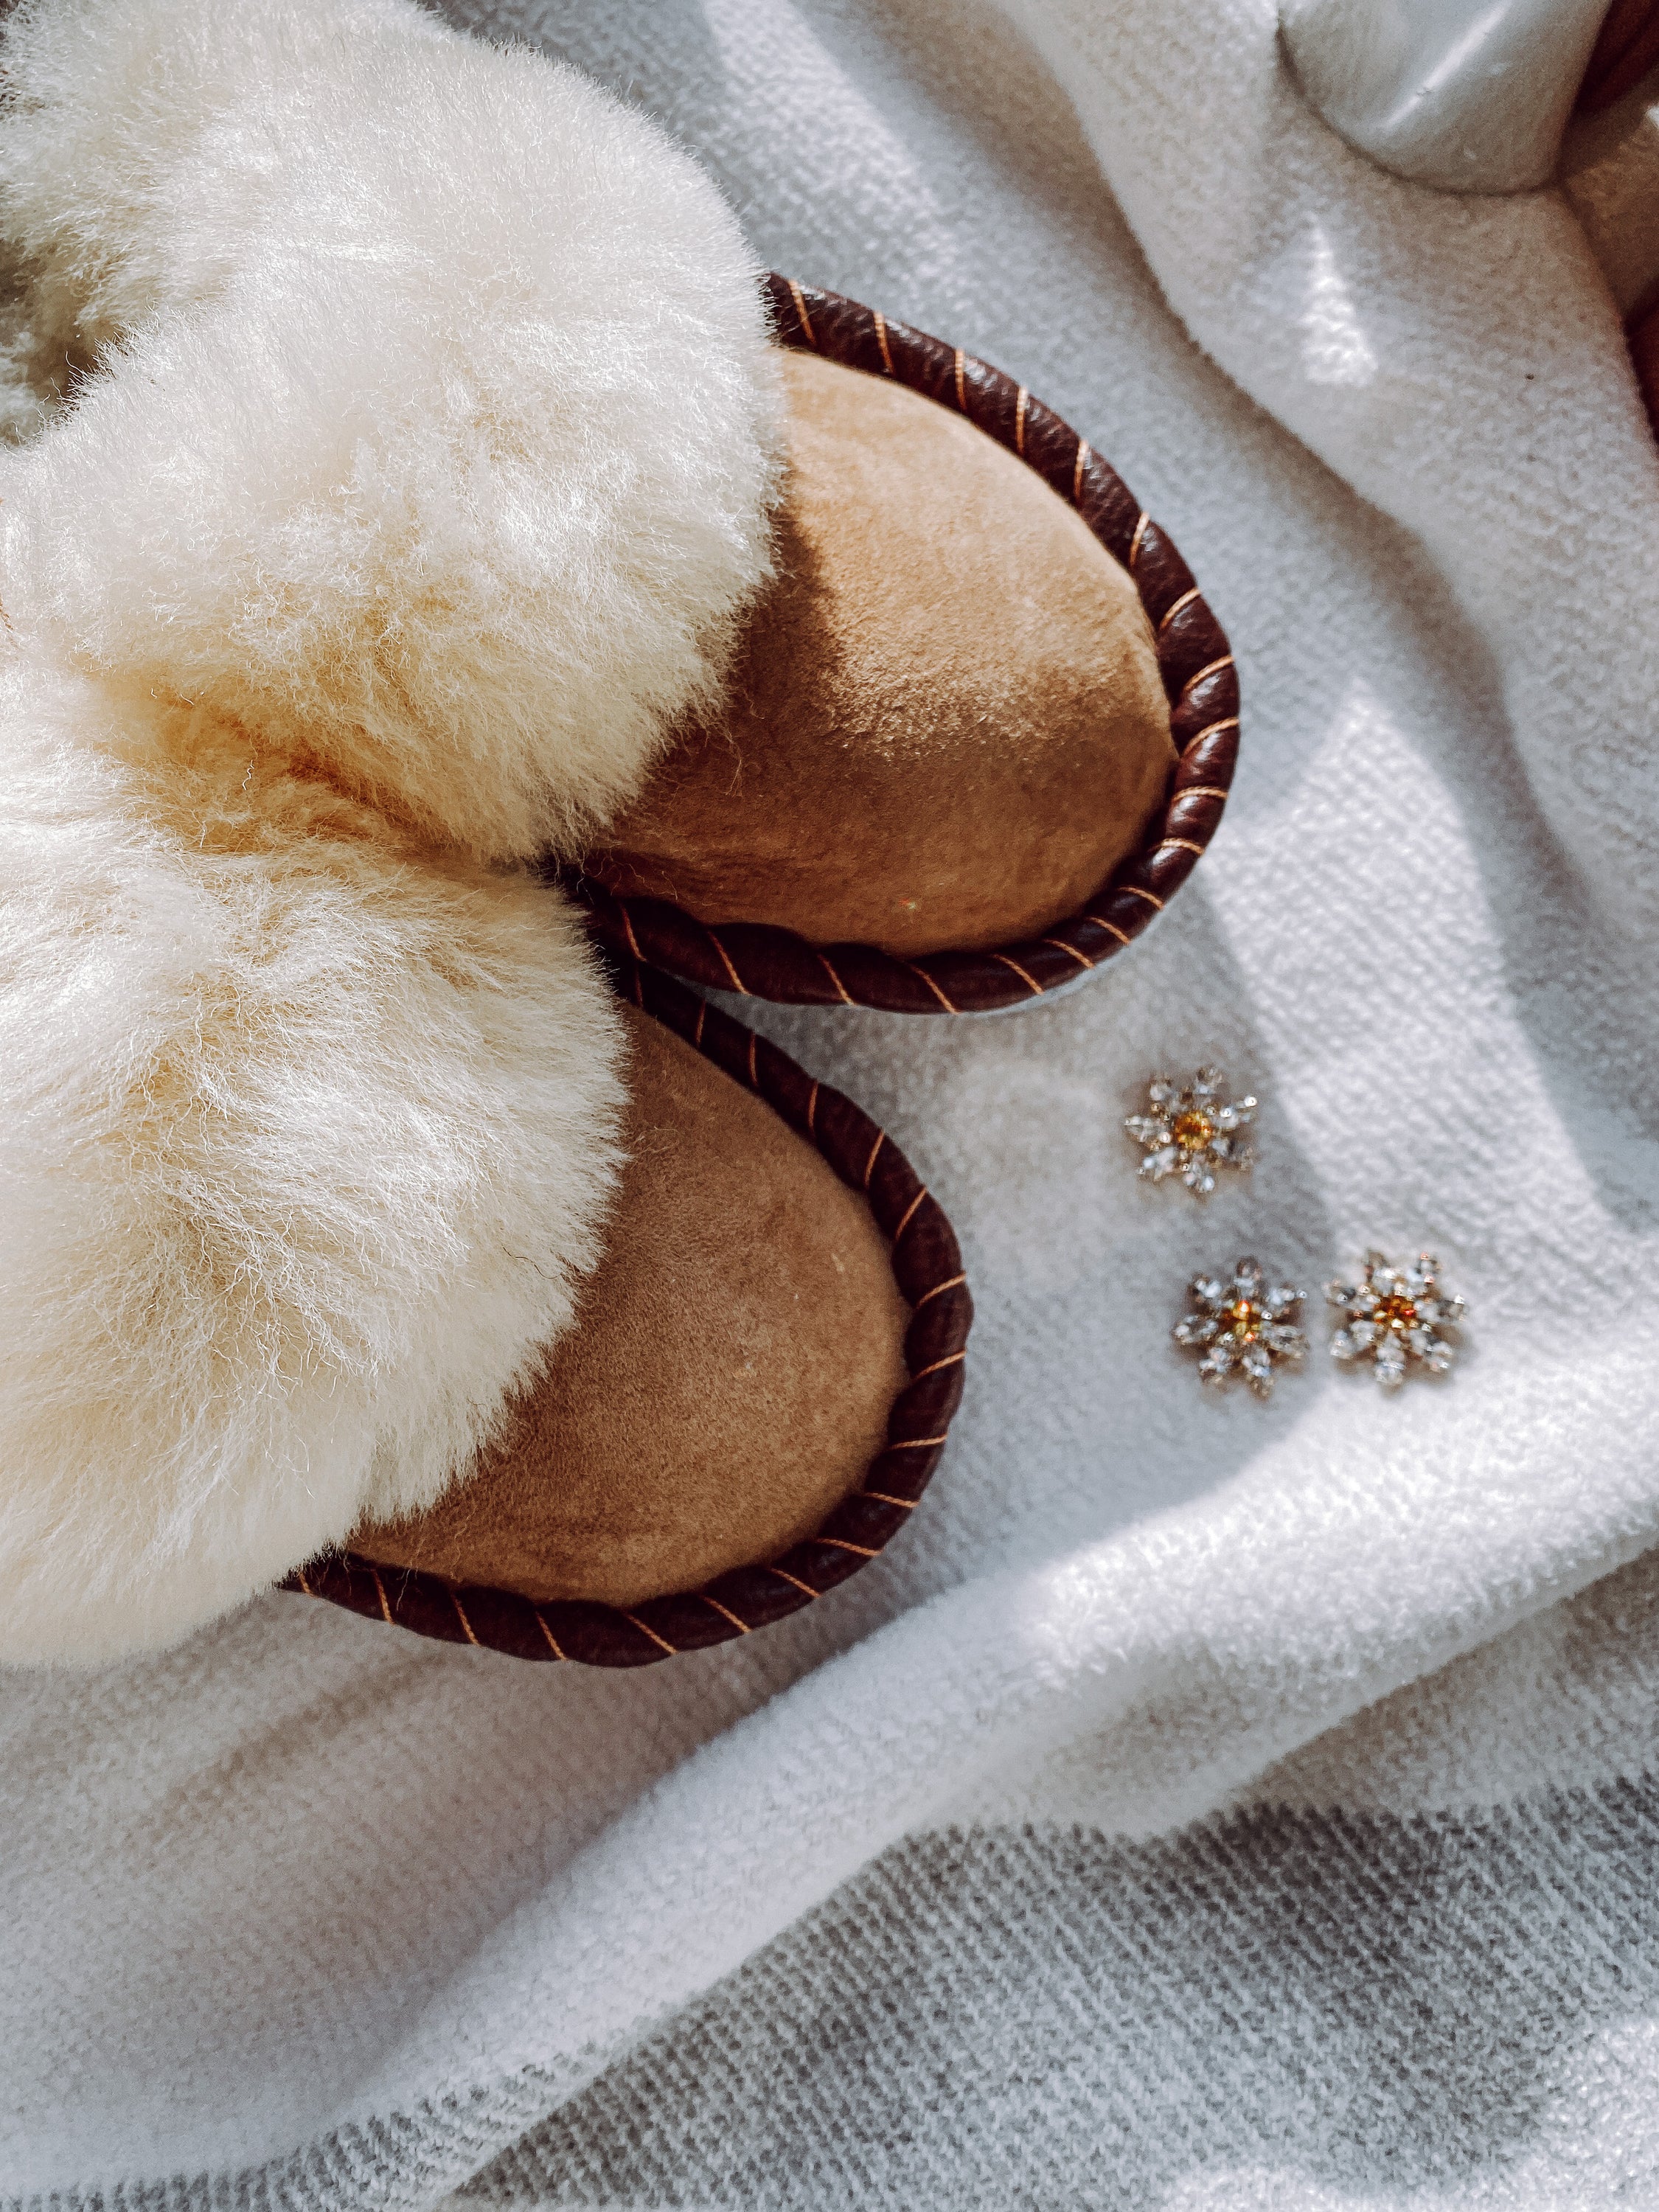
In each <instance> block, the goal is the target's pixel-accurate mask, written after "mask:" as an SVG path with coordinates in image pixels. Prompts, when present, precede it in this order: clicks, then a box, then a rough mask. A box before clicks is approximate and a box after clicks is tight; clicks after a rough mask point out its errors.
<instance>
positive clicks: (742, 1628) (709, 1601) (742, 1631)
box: [697, 1590, 750, 1636]
mask: <svg viewBox="0 0 1659 2212" xmlns="http://www.w3.org/2000/svg"><path fill="white" fill-rule="evenodd" d="M697 1595H698V1596H699V1597H700V1598H701V1599H702V1601H703V1603H704V1604H705V1605H712V1606H713V1607H714V1610H715V1612H716V1613H719V1615H720V1619H721V1620H729V1621H730V1622H731V1624H732V1627H733V1628H735V1629H736V1630H737V1632H738V1634H739V1635H740V1636H747V1635H748V1634H749V1633H750V1627H749V1623H748V1622H747V1621H746V1620H738V1616H737V1614H736V1613H728V1612H727V1611H726V1607H724V1606H723V1605H722V1604H721V1603H720V1600H719V1599H718V1598H717V1597H710V1596H709V1595H708V1591H707V1590H699V1591H698V1592H697Z"/></svg>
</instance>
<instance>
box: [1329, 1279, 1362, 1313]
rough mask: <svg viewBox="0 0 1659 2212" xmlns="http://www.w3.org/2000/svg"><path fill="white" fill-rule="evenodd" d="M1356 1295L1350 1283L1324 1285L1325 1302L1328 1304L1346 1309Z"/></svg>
mask: <svg viewBox="0 0 1659 2212" xmlns="http://www.w3.org/2000/svg"><path fill="white" fill-rule="evenodd" d="M1357 1295H1358V1293H1357V1292H1356V1291H1355V1290H1354V1286H1353V1285H1352V1283H1327V1284H1326V1285H1325V1303H1326V1304H1327V1305H1328V1306H1341V1307H1343V1308H1344V1309H1346V1308H1347V1307H1349V1306H1351V1305H1352V1304H1353V1302H1354V1299H1355V1297H1356V1296H1357Z"/></svg>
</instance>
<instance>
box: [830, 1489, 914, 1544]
mask: <svg viewBox="0 0 1659 2212" xmlns="http://www.w3.org/2000/svg"><path fill="white" fill-rule="evenodd" d="M859 1496H860V1498H874V1499H875V1501H876V1503H877V1504H878V1505H902V1507H903V1508H904V1510H905V1511H906V1512H907V1513H914V1512H915V1510H916V1507H917V1505H918V1504H920V1502H921V1501H920V1500H919V1499H917V1498H890V1497H889V1496H888V1495H887V1492H885V1491H884V1490H860V1492H859ZM825 1541H828V1539H826V1540H825Z"/></svg>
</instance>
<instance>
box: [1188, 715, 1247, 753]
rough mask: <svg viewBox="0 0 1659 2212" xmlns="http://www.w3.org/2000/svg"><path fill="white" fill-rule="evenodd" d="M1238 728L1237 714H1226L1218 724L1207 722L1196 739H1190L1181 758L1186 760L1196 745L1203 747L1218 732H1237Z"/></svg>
mask: <svg viewBox="0 0 1659 2212" xmlns="http://www.w3.org/2000/svg"><path fill="white" fill-rule="evenodd" d="M1237 727H1238V717H1237V714H1224V715H1223V716H1222V718H1221V720H1219V721H1218V722H1206V724H1205V725H1204V727H1203V728H1202V729H1201V730H1200V732H1199V733H1198V735H1197V736H1196V737H1195V738H1188V740H1187V745H1186V750H1185V751H1183V752H1182V756H1181V757H1182V760H1185V759H1186V757H1187V754H1188V753H1189V752H1191V751H1192V750H1193V748H1194V745H1201V744H1203V742H1204V740H1205V738H1212V737H1213V736H1214V735H1215V733H1216V732H1217V731H1218V730H1236V729H1237Z"/></svg>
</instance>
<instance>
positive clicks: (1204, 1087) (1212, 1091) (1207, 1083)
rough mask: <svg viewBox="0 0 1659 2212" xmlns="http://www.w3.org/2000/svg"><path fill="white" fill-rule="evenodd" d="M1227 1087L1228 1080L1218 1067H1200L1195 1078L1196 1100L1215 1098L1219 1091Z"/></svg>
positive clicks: (1194, 1094) (1194, 1090)
mask: <svg viewBox="0 0 1659 2212" xmlns="http://www.w3.org/2000/svg"><path fill="white" fill-rule="evenodd" d="M1226 1087H1227V1079H1226V1077H1225V1075H1224V1074H1223V1073H1221V1070H1220V1069H1219V1068H1218V1067H1200V1069H1199V1071H1198V1073H1197V1074H1196V1075H1195V1076H1194V1078H1193V1096H1194V1098H1213V1097H1215V1095H1216V1093H1217V1091H1225V1089H1226Z"/></svg>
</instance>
